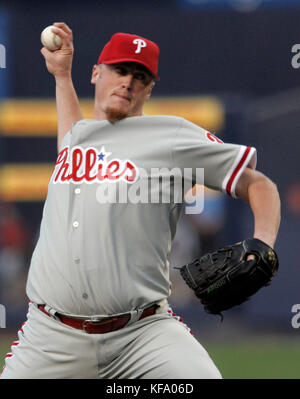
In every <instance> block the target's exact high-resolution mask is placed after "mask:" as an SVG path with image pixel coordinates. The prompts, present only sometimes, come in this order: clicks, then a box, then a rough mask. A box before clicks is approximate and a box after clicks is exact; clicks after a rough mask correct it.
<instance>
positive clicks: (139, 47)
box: [132, 38, 147, 54]
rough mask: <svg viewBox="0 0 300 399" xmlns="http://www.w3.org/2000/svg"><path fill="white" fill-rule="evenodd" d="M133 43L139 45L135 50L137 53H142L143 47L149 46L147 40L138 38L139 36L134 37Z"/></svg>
mask: <svg viewBox="0 0 300 399" xmlns="http://www.w3.org/2000/svg"><path fill="white" fill-rule="evenodd" d="M132 43H133V44H136V45H137V48H136V50H135V53H136V54H138V53H140V52H141V51H142V48H143V47H146V46H147V43H146V42H145V40H142V39H138V38H136V39H134V40H133V42H132Z"/></svg>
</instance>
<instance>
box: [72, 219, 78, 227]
mask: <svg viewBox="0 0 300 399" xmlns="http://www.w3.org/2000/svg"><path fill="white" fill-rule="evenodd" d="M78 226H79V222H77V220H75V222H73V227H75V228H77V227H78Z"/></svg>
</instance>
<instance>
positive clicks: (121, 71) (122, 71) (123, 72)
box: [113, 65, 128, 76]
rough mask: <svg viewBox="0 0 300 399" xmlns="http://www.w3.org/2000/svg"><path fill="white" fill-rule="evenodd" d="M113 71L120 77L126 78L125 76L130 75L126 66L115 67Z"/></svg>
mask: <svg viewBox="0 0 300 399" xmlns="http://www.w3.org/2000/svg"><path fill="white" fill-rule="evenodd" d="M113 69H114V71H115V72H117V73H118V74H119V75H123V76H125V75H127V74H128V70H127V69H126V68H125V67H124V66H122V65H115V66H114V67H113Z"/></svg>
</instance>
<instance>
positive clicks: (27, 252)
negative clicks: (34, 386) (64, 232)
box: [0, 189, 226, 328]
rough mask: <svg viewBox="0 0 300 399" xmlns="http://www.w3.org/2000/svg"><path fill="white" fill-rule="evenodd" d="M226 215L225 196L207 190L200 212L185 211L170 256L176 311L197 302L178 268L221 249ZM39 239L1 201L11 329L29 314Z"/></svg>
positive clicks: (2, 267)
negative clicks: (33, 260)
mask: <svg viewBox="0 0 300 399" xmlns="http://www.w3.org/2000/svg"><path fill="white" fill-rule="evenodd" d="M194 205H195V206H196V205H197V203H196V202H195V203H194ZM190 206H191V204H190V203H189V207H190ZM225 215H226V212H225V199H224V195H222V194H219V193H217V192H214V191H211V190H207V189H205V201H204V210H203V211H202V212H201V213H199V214H188V213H187V212H185V208H184V209H183V212H182V216H181V218H180V221H179V223H178V226H177V231H176V235H175V238H174V241H173V245H172V250H171V253H170V256H169V263H170V278H171V283H172V294H171V297H170V304H171V306H174V308H176V307H178V306H179V307H181V308H182V307H185V306H189V305H191V304H193V303H196V302H197V299H196V297H195V296H194V294H193V292H192V291H191V290H190V289H189V288H188V287H187V286H186V284H185V283H184V282H183V280H182V278H181V276H180V273H179V271H178V270H177V269H176V267H180V266H182V265H184V264H185V263H188V262H190V261H192V260H193V259H195V258H196V257H199V256H201V255H203V254H204V253H206V252H208V251H211V250H213V249H215V248H217V247H218V246H219V244H218V240H219V233H220V232H221V231H222V228H223V226H224V223H225ZM26 216H27V218H26ZM36 239H37V234H36V232H32V226H30V217H28V215H24V214H23V213H22V212H21V211H20V209H19V207H18V204H14V203H8V202H1V203H0V303H1V304H3V305H4V306H5V307H6V312H7V327H8V328H9V327H11V328H15V325H16V324H17V325H19V324H20V321H22V320H23V318H24V316H25V314H26V312H27V306H28V298H27V296H26V292H25V288H26V279H27V274H28V268H29V265H30V259H31V256H32V252H33V250H34V246H35V243H36Z"/></svg>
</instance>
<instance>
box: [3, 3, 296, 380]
mask: <svg viewBox="0 0 300 399" xmlns="http://www.w3.org/2000/svg"><path fill="white" fill-rule="evenodd" d="M299 20H300V1H298V0H127V1H124V0H112V1H104V0H103V1H99V0H98V1H91V0H86V1H85V2H80V1H77V0H73V1H65V2H59V1H56V0H52V1H51V2H47V1H44V2H37V1H22V2H21V1H14V0H11V1H9V2H8V1H7V2H6V1H1V5H0V45H1V48H0V49H1V55H0V57H1V62H0V66H1V68H0V304H2V305H4V307H5V309H6V317H5V323H4V322H3V319H4V318H3V317H2V319H1V318H0V320H1V323H2V324H1V323H0V324H1V325H0V327H1V328H0V367H1V365H2V364H3V361H4V356H5V353H6V352H9V347H10V344H11V343H12V342H13V341H14V340H16V338H17V330H18V328H20V326H21V324H22V322H23V321H24V320H25V319H26V311H27V303H28V298H26V294H25V284H26V277H27V272H28V267H29V263H30V258H31V254H32V251H33V248H34V246H35V243H36V240H37V238H38V234H39V224H40V220H41V216H42V210H43V201H44V199H45V196H46V192H47V184H48V179H49V176H50V174H51V170H52V168H53V163H54V162H55V160H56V138H55V135H56V109H55V102H54V95H55V85H54V80H53V77H52V76H51V75H49V73H48V72H47V71H46V67H45V64H44V59H43V57H42V55H41V54H40V48H41V43H40V33H41V31H42V30H43V28H44V27H46V26H47V25H50V24H52V23H53V22H58V21H65V22H66V23H67V24H68V25H69V26H70V27H71V28H72V30H73V33H74V45H75V56H74V65H73V79H74V83H75V87H76V89H77V91H78V94H79V96H80V99H81V101H82V106H83V110H84V115H85V117H86V118H89V117H92V100H93V86H92V85H91V84H90V73H91V70H92V66H93V64H94V63H96V61H97V58H98V55H99V51H100V50H101V48H102V47H103V45H104V44H105V43H106V42H107V41H108V40H109V38H110V37H111V35H112V34H113V33H115V32H118V31H123V32H128V33H137V34H139V35H141V36H146V37H149V38H152V39H153V40H154V41H156V42H157V43H158V44H159V46H160V49H161V57H160V64H159V76H160V79H161V80H160V82H158V83H157V84H156V86H155V88H154V91H153V98H152V99H151V100H150V101H149V102H148V104H147V108H146V113H147V114H173V115H179V116H183V117H185V118H187V119H189V120H191V121H192V122H194V123H198V124H199V125H201V126H203V127H204V128H207V129H209V130H211V131H212V132H214V133H215V134H216V135H217V136H219V137H220V138H222V139H223V140H224V141H228V142H235V143H243V144H247V145H253V146H255V147H256V148H257V151H258V164H257V168H258V169H259V170H260V171H262V172H264V173H266V174H267V175H268V176H270V178H271V179H273V180H274V182H276V184H277V185H278V189H279V192H280V195H281V200H282V224H281V228H280V232H279V236H278V241H277V244H276V247H275V248H276V250H277V252H278V255H279V259H280V269H279V272H278V275H277V276H276V278H275V279H274V281H273V284H272V285H271V286H269V287H267V288H265V289H263V290H262V291H261V292H259V293H258V294H257V295H256V296H255V297H253V298H252V299H251V300H250V301H249V302H247V303H245V304H244V305H242V306H240V307H238V308H236V309H232V310H230V311H227V312H226V313H224V321H223V322H221V321H220V318H219V317H218V316H210V315H207V314H205V312H204V311H203V310H202V309H201V307H200V306H199V304H198V302H197V301H196V299H195V298H194V297H193V294H192V293H191V292H190V291H189V290H188V288H187V287H185V285H184V284H183V283H182V282H181V279H180V278H179V277H178V274H177V273H176V272H175V270H174V269H172V268H171V272H170V273H171V279H172V282H173V293H172V296H171V301H170V302H171V304H172V307H173V309H174V311H175V312H176V313H177V314H180V315H181V316H182V317H183V319H184V321H185V322H186V323H187V324H188V325H189V326H191V327H192V330H193V331H194V333H195V335H196V337H197V338H198V339H199V340H200V342H201V343H202V344H203V345H204V346H205V347H206V348H207V349H208V351H209V352H210V354H211V356H212V357H213V359H214V360H215V362H216V364H217V365H218V367H219V368H220V370H221V372H222V373H223V376H224V377H225V378H233V379H234V378H255V379H257V378H267V379H269V378H270V379H271V378H277V379H280V378H292V379H298V378H299V376H300V372H299V359H300V341H299V334H300V330H299V328H298V327H299V326H300V323H298V319H297V314H296V313H293V312H292V307H293V305H295V304H298V303H300V292H299V281H300V268H299V254H298V251H297V249H298V248H299V237H300V234H299V233H300V167H299V164H300V163H299V145H300V135H299V128H300V85H299V73H300V71H299V70H298V68H297V67H298V64H297V59H296V58H294V59H293V57H296V56H297V54H295V53H293V52H292V47H293V46H294V44H297V43H300V34H299ZM299 46H300V45H299ZM292 60H294V61H292ZM205 199H206V200H205V208H204V212H203V213H202V214H201V215H196V216H191V215H189V216H186V215H183V218H182V220H181V222H180V224H179V226H178V230H177V234H176V238H175V241H174V246H173V250H172V253H171V255H170V264H171V266H172V267H173V266H180V265H182V264H183V263H185V262H187V261H190V260H191V259H193V258H194V257H196V256H199V255H200V254H202V253H204V252H205V251H207V250H211V249H214V248H216V247H218V246H220V245H226V244H230V243H233V242H235V241H239V240H242V239H245V238H247V237H248V236H250V235H251V232H252V228H253V223H252V218H251V213H250V211H249V209H248V207H247V206H246V204H244V203H242V202H241V201H238V200H232V199H230V198H227V197H226V196H225V195H220V194H218V193H216V192H212V191H208V190H207V191H206V192H205ZM299 308H300V305H299ZM1 309H3V307H1ZM292 320H294V321H293V322H292ZM4 324H5V325H4Z"/></svg>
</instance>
